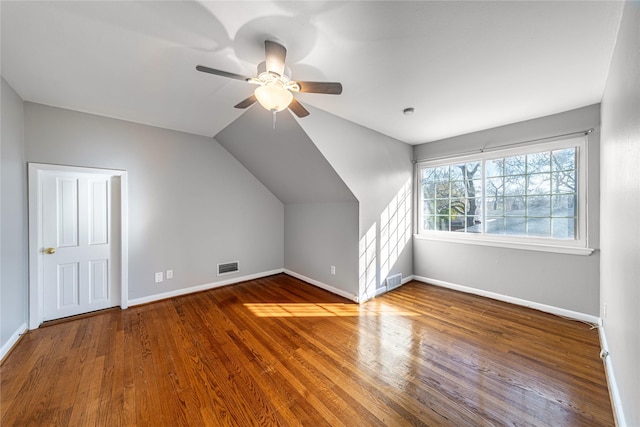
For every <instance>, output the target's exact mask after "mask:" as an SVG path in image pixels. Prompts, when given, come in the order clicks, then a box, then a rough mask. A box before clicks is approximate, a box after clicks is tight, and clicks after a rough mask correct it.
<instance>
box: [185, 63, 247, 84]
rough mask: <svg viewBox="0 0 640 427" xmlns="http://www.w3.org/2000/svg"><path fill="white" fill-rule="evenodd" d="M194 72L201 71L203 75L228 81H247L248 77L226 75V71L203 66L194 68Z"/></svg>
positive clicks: (232, 74)
mask: <svg viewBox="0 0 640 427" xmlns="http://www.w3.org/2000/svg"><path fill="white" fill-rule="evenodd" d="M196 70H198V71H202V72H203V73H209V74H215V75H217V76H222V77H228V78H230V79H236V80H242V81H245V82H246V81H247V80H249V79H250V77H245V76H241V75H240V74H234V73H228V72H226V71H221V70H215V69H213V68H209V67H205V66H204V65H198V66H196Z"/></svg>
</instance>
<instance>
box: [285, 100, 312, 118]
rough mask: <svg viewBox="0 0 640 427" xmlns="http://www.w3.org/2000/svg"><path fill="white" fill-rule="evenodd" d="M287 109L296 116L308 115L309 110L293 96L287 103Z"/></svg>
mask: <svg viewBox="0 0 640 427" xmlns="http://www.w3.org/2000/svg"><path fill="white" fill-rule="evenodd" d="M289 109H290V110H291V111H293V112H294V113H295V115H296V116H298V117H307V116H308V115H309V111H307V109H306V108H304V107H303V106H302V104H300V103H299V102H298V100H297V99H295V98H293V100H292V101H291V104H289Z"/></svg>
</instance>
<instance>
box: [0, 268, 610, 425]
mask: <svg viewBox="0 0 640 427" xmlns="http://www.w3.org/2000/svg"><path fill="white" fill-rule="evenodd" d="M0 374H1V378H2V379H1V390H0V393H1V402H0V403H1V410H2V418H1V423H0V424H2V426H13V425H20V426H23V425H64V426H67V425H69V426H79V425H88V426H93V425H100V426H120V425H123V426H129V425H140V426H146V425H153V426H177V425H189V426H198V425H208V426H217V425H234V426H253V425H260V426H268V425H283V426H286V425H311V426H321V425H329V426H340V425H350V426H355V425H357V426H382V425H386V426H403V425H428V426H441V425H450V426H467V425H469V426H494V425H536V426H538V425H539V426H590V425H592V426H607V425H613V424H614V421H613V414H612V410H611V405H610V401H609V395H608V391H607V386H606V380H605V375H604V368H603V365H602V362H601V360H600V359H599V343H598V335H597V330H595V329H593V330H592V329H590V326H589V325H586V324H584V323H581V322H575V321H570V320H566V319H562V318H559V317H556V316H552V315H547V314H544V313H541V312H537V311H534V310H530V309H526V308H523V307H518V306H515V305H510V304H505V303H501V302H497V301H493V300H490V299H486V298H481V297H477V296H472V295H468V294H462V293H457V292H454V291H451V290H447V289H442V288H438V287H435V286H430V285H425V284H422V283H417V282H412V283H409V284H407V285H405V286H403V287H401V288H399V289H397V290H395V291H393V292H390V293H388V294H386V295H384V296H382V297H379V298H377V299H375V300H372V301H370V302H368V303H366V304H363V305H361V306H358V305H356V304H352V303H349V302H348V301H347V300H344V299H342V298H340V297H337V296H335V295H332V294H330V293H327V292H325V291H323V290H321V289H318V288H315V287H313V286H311V285H307V284H305V283H303V282H300V281H299V280H297V279H294V278H292V277H289V276H286V275H276V276H271V277H268V278H264V279H259V280H254V281H250V282H245V283H242V284H239V285H235V286H229V287H225V288H219V289H214V290H210V291H207V292H202V293H198V294H192V295H187V296H183V297H178V298H174V299H171V300H165V301H160V302H157V303H153V304H148V305H144V306H138V307H133V308H130V309H128V310H124V311H118V310H116V311H107V312H103V313H99V314H96V315H95V316H93V317H87V318H82V319H77V320H72V321H69V322H66V323H58V324H56V325H52V326H48V327H42V328H40V329H38V330H35V331H32V332H30V333H28V334H27V335H26V336H25V337H24V338H23V339H22V341H21V342H20V343H19V345H18V346H17V347H16V348H15V350H14V351H13V352H12V353H11V354H10V355H9V356H8V357H7V358H6V360H5V361H4V363H3V365H2V367H1V368H0Z"/></svg>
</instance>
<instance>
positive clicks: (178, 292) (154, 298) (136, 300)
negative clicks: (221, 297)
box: [129, 268, 284, 306]
mask: <svg viewBox="0 0 640 427" xmlns="http://www.w3.org/2000/svg"><path fill="white" fill-rule="evenodd" d="M283 272H284V270H283V269H281V268H279V269H276V270H270V271H263V272H261V273H255V274H249V275H247V276H240V277H234V278H233V279H227V280H221V281H219V282H212V283H205V284H203V285H196V286H191V287H188V288H181V289H176V290H173V291H169V292H163V293H161V294H153V295H148V296H145V297H140V298H134V299H131V300H129V306H134V305H141V304H148V303H150V302H155V301H160V300H164V299H168V298H173V297H178V296H182V295H187V294H193V293H195V292H202V291H207V290H209V289H215V288H220V287H222V286H227V285H234V284H236V283H240V282H246V281H247V280H255V279H260V278H262V277H267V276H273V275H274V274H280V273H283Z"/></svg>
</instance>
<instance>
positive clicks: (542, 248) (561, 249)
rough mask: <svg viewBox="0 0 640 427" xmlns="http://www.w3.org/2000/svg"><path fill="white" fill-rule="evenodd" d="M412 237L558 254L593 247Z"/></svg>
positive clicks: (582, 252)
mask: <svg viewBox="0 0 640 427" xmlns="http://www.w3.org/2000/svg"><path fill="white" fill-rule="evenodd" d="M413 237H414V239H416V240H433V241H438V242H449V243H462V244H465V245H478V246H493V247H497V248H507V249H520V250H527V251H538V252H555V253H560V254H568V255H583V256H589V255H591V254H592V253H593V252H594V251H595V249H593V248H582V247H576V246H559V245H545V244H539V243H527V242H505V241H499V240H487V239H482V240H480V239H473V238H460V237H450V236H448V237H440V236H435V235H432V234H429V235H425V234H414V235H413Z"/></svg>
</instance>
